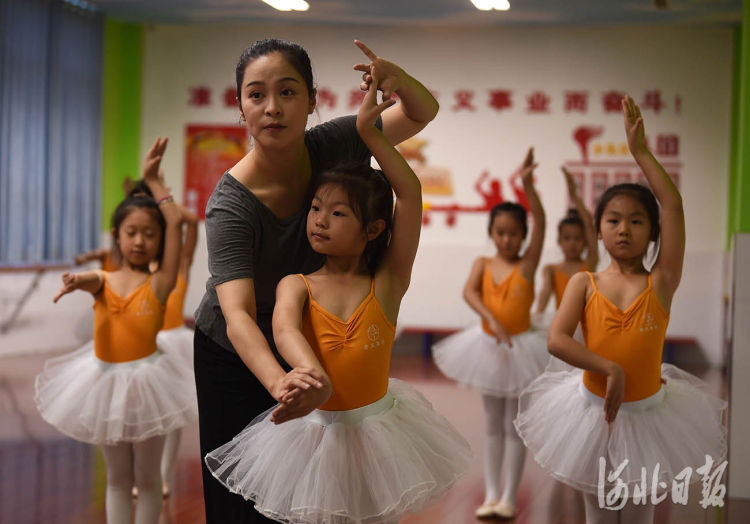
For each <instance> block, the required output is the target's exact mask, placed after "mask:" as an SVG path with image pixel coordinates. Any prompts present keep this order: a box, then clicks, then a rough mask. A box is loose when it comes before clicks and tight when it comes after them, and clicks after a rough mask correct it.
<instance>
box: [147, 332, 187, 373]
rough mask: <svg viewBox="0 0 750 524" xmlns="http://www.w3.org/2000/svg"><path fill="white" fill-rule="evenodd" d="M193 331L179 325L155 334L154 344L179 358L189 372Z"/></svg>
mask: <svg viewBox="0 0 750 524" xmlns="http://www.w3.org/2000/svg"><path fill="white" fill-rule="evenodd" d="M194 335H195V332H194V331H193V330H192V329H190V328H189V327H186V326H180V327H177V328H174V329H169V330H166V331H159V334H158V335H156V345H157V346H158V347H159V349H161V350H162V351H164V353H168V354H169V355H172V356H174V357H177V358H179V359H180V360H181V361H182V362H183V363H184V364H185V366H187V367H188V368H189V369H190V371H191V373H192V372H193V337H194Z"/></svg>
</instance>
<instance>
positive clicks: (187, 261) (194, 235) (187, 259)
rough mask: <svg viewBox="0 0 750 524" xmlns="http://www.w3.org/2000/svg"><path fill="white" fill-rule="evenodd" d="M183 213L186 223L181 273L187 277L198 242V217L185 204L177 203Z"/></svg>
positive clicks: (181, 256)
mask: <svg viewBox="0 0 750 524" xmlns="http://www.w3.org/2000/svg"><path fill="white" fill-rule="evenodd" d="M177 207H178V208H179V209H180V213H181V214H182V221H183V222H184V223H185V240H184V242H183V243H182V254H181V255H180V273H182V274H183V276H184V277H185V278H187V277H188V275H189V273H190V266H192V265H193V255H194V254H195V246H196V245H197V244H198V217H197V216H195V213H193V212H192V211H190V210H189V209H188V208H186V207H185V206H181V205H179V204H177Z"/></svg>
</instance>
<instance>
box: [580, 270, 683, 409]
mask: <svg viewBox="0 0 750 524" xmlns="http://www.w3.org/2000/svg"><path fill="white" fill-rule="evenodd" d="M586 273H587V274H588V276H589V278H590V279H591V285H592V286H594V293H593V294H592V295H591V297H590V298H589V300H588V302H587V303H586V306H585V307H584V309H583V318H582V319H581V327H582V329H583V337H584V339H585V341H586V347H587V348H589V349H590V350H591V351H593V352H594V353H596V354H598V355H601V356H602V357H604V358H606V359H609V360H612V361H614V362H617V363H618V364H619V365H620V366H622V369H623V370H624V371H625V397H624V398H623V401H625V402H631V401H635V400H641V399H644V398H646V397H650V396H651V395H654V394H655V393H657V392H658V391H659V389H660V388H661V356H662V349H663V347H664V337H665V335H666V331H667V324H668V323H669V313H667V312H666V311H665V310H664V308H663V307H662V305H661V304H660V303H659V299H658V298H657V296H656V293H655V292H654V288H653V286H652V283H651V275H650V274H649V275H648V287H646V289H644V290H643V292H642V293H641V294H640V295H638V297H637V298H636V299H635V300H634V301H633V303H632V304H630V306H628V307H627V309H625V311H620V309H619V308H618V307H617V306H615V305H614V304H613V303H612V302H610V301H609V299H607V297H605V296H604V295H602V294H601V293H600V292H599V289H598V288H597V287H596V282H594V276H593V275H592V274H591V273H589V272H586ZM583 384H584V385H585V386H586V389H588V390H589V391H591V392H592V393H594V394H595V395H598V396H600V397H602V398H603V397H604V396H605V395H606V390H607V377H606V376H604V375H600V374H598V373H594V372H592V371H584V372H583Z"/></svg>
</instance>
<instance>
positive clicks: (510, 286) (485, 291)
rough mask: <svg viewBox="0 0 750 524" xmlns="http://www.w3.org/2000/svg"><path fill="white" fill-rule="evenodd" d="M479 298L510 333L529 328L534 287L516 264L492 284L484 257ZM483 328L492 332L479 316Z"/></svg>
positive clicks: (521, 331)
mask: <svg viewBox="0 0 750 524" xmlns="http://www.w3.org/2000/svg"><path fill="white" fill-rule="evenodd" d="M482 302H484V305H485V306H487V308H489V310H490V311H491V312H492V314H493V315H495V318H496V319H497V321H498V322H500V324H502V326H503V327H504V328H505V330H506V331H507V332H508V334H509V335H511V336H513V335H517V334H519V333H523V332H524V331H526V330H528V329H529V325H530V323H531V314H530V311H531V304H533V303H534V288H533V287H532V286H531V282H529V281H528V280H526V279H525V278H524V277H523V275H522V274H521V272H520V271H519V270H518V266H516V267H514V268H513V270H512V271H511V272H510V273H509V274H508V276H507V277H505V279H503V281H502V282H500V283H499V284H495V281H494V280H493V279H492V273H491V272H490V261H489V259H488V260H486V261H485V265H484V273H483V274H482ZM482 329H483V330H484V332H485V333H487V334H489V335H493V333H492V331H490V328H489V326H488V325H487V322H485V321H484V320H482Z"/></svg>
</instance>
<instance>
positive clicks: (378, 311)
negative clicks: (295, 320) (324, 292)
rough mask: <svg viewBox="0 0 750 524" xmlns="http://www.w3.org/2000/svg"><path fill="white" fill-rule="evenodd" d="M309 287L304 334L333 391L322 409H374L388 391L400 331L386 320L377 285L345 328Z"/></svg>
mask: <svg viewBox="0 0 750 524" xmlns="http://www.w3.org/2000/svg"><path fill="white" fill-rule="evenodd" d="M300 276H301V277H302V279H303V280H304V281H305V285H306V286H307V293H308V298H309V307H308V308H307V310H306V312H305V314H304V315H303V319H302V333H303V334H304V335H305V338H306V339H307V341H308V342H309V343H310V346H311V347H312V349H313V351H314V352H315V355H316V356H317V357H318V359H319V360H320V363H321V364H322V365H323V369H325V370H326V373H328V376H329V377H330V378H331V383H332V385H333V395H331V398H329V399H328V401H327V402H326V403H325V404H323V405H322V406H320V409H324V410H330V411H343V410H348V409H356V408H359V407H362V406H366V405H367V404H372V403H373V402H375V401H376V400H378V399H380V398H382V397H383V395H385V394H386V392H387V391H388V370H389V367H390V362H391V348H392V347H393V337H394V336H395V334H396V328H395V326H394V325H393V324H391V323H390V322H389V321H388V319H387V318H386V317H385V314H384V313H383V310H382V308H381V307H380V304H379V303H378V300H377V298H375V289H374V283H372V284H370V293H369V294H368V295H367V297H365V299H364V300H363V301H362V303H361V304H360V305H359V307H357V309H356V310H355V311H354V313H352V316H351V317H349V320H347V321H346V322H344V321H343V320H341V319H340V318H338V317H336V316H334V315H332V314H331V313H329V312H328V311H326V310H325V309H323V308H322V307H321V306H320V304H318V303H317V302H316V301H315V299H314V298H313V296H312V293H311V292H310V284H309V283H308V282H307V279H306V278H305V277H304V276H302V275H300Z"/></svg>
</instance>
